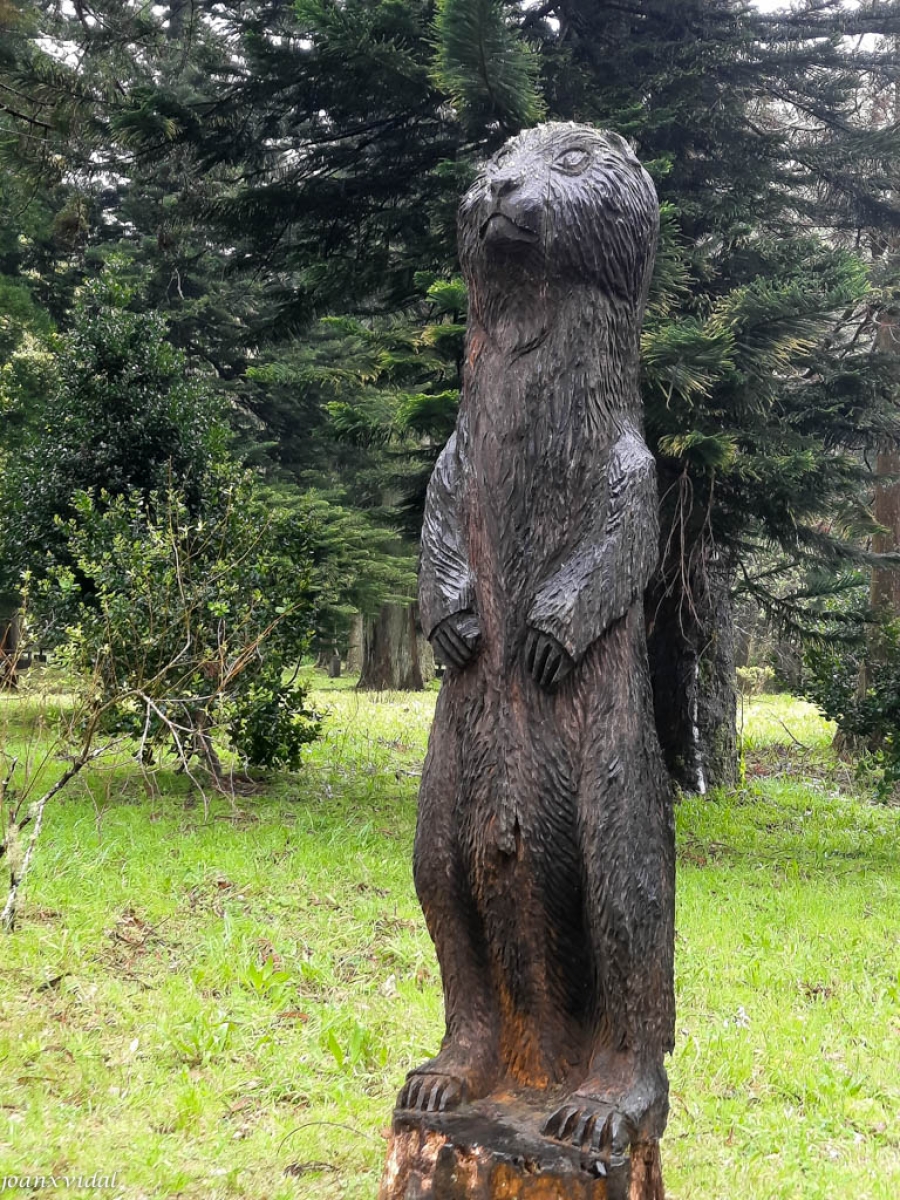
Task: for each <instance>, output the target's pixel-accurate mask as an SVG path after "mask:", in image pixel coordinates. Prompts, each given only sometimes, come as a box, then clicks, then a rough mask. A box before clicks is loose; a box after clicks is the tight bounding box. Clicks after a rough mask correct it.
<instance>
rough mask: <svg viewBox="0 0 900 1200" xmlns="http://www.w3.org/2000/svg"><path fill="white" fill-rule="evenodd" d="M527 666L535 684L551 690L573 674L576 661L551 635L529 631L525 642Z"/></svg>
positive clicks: (536, 630) (533, 630)
mask: <svg viewBox="0 0 900 1200" xmlns="http://www.w3.org/2000/svg"><path fill="white" fill-rule="evenodd" d="M525 665H526V666H527V667H528V671H529V673H530V675H531V677H532V679H534V681H535V683H537V684H539V686H540V687H542V688H545V689H549V688H552V687H556V685H557V684H558V683H562V681H563V680H564V679H565V678H566V676H567V675H569V674H570V673H571V672H572V670H573V669H574V667H575V659H574V658H573V657H572V655H571V654H570V653H569V652H568V650H567V649H566V648H565V646H564V645H563V644H562V643H561V642H558V641H557V640H556V638H555V637H554V636H553V635H552V634H551V633H543V632H541V630H539V629H529V630H528V637H527V638H526V640H525Z"/></svg>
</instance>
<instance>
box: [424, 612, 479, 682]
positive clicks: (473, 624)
mask: <svg viewBox="0 0 900 1200" xmlns="http://www.w3.org/2000/svg"><path fill="white" fill-rule="evenodd" d="M480 641H481V623H480V622H479V620H478V618H477V617H476V616H475V614H474V613H454V614H453V616H452V617H446V618H445V619H444V620H443V621H441V623H440V625H438V627H437V629H435V631H434V632H433V633H432V635H431V645H432V646H433V648H434V653H435V657H436V658H438V659H440V661H441V662H443V663H446V664H447V665H448V666H450V667H456V669H457V670H458V671H461V670H462V669H463V668H464V667H467V666H468V665H469V663H470V662H471V661H472V659H473V658H474V657H475V655H476V653H477V651H478V644H479V642H480Z"/></svg>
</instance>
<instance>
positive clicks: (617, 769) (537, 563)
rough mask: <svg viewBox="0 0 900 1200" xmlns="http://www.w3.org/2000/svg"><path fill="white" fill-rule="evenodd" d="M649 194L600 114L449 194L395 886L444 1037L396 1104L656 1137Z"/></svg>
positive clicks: (663, 950) (663, 996) (546, 1129)
mask: <svg viewBox="0 0 900 1200" xmlns="http://www.w3.org/2000/svg"><path fill="white" fill-rule="evenodd" d="M658 213H659V210H658V203H657V199H656V194H655V191H654V188H653V185H652V183H651V181H650V179H649V177H648V175H647V174H646V172H645V171H644V170H643V168H642V167H641V165H640V163H639V162H638V161H637V159H636V158H635V156H634V154H633V153H632V151H631V149H630V148H629V146H628V145H627V143H626V142H625V141H623V139H622V138H620V137H618V136H617V135H616V134H613V133H604V132H599V131H597V130H595V129H592V128H588V127H585V126H580V125H569V124H551V125H544V126H541V127H539V128H536V129H530V130H528V131H526V132H525V133H522V134H520V135H519V136H518V137H516V138H514V139H512V140H511V141H509V142H508V143H507V144H506V146H504V148H503V149H502V150H501V151H500V152H499V153H498V154H497V155H496V156H495V157H494V158H493V159H492V160H491V161H490V162H489V163H488V165H487V166H486V168H485V169H484V172H483V173H482V174H481V175H480V177H479V178H478V179H477V181H476V182H475V184H474V185H473V187H472V188H471V190H470V191H469V192H468V194H467V195H466V197H465V199H464V200H463V202H462V205H461V209H460V216H459V245H460V255H461V260H462V264H463V270H464V272H465V276H466V279H467V282H468V286H469V297H470V315H469V328H468V336H467V352H466V363H465V374H464V384H463V395H462V401H461V405H460V412H459V420H458V423H457V427H456V432H455V434H454V436H453V437H452V438H451V439H450V442H449V443H448V444H447V446H446V448H445V449H444V451H443V453H442V454H441V456H440V459H439V461H438V463H437V466H436V469H435V471H434V476H433V478H432V480H431V484H430V487H429V491H428V500H427V507H426V513H425V524H424V531H423V540H422V570H421V582H420V601H421V613H422V619H423V621H424V624H425V628H426V632H427V634H428V636H429V637H430V639H431V641H432V643H433V645H434V648H435V651H436V652H437V654H438V655H439V656H440V657H441V658H443V659H444V661H445V662H446V663H447V665H448V667H449V670H448V671H447V674H446V677H445V681H444V684H443V687H442V689H441V694H440V698H439V701H438V706H437V714H436V717H435V722H434V728H433V731H432V735H431V741H430V745H429V750H428V757H427V762H426V766H425V772H424V775H423V778H422V786H421V796H420V811H419V821H418V829H417V834H416V843H415V881H416V888H417V891H418V895H419V898H420V900H421V903H422V907H423V909H424V912H425V916H426V920H427V923H428V929H429V931H430V933H431V936H432V938H433V940H434V943H435V947H436V949H437V954H438V959H439V961H440V966H441V973H442V976H443V986H444V1001H445V1011H446V1025H447V1031H446V1036H445V1037H444V1040H443V1044H442V1047H441V1050H440V1053H439V1054H438V1055H437V1056H436V1057H435V1058H433V1059H431V1060H430V1061H429V1062H426V1063H425V1064H424V1065H423V1066H420V1067H418V1068H417V1069H416V1070H414V1071H412V1072H411V1073H410V1075H409V1076H408V1078H407V1082H406V1085H405V1087H404V1088H403V1090H402V1092H401V1094H400V1098H399V1102H398V1107H399V1108H400V1109H406V1110H421V1111H423V1112H432V1111H437V1110H447V1109H450V1108H452V1107H454V1106H458V1105H461V1104H463V1103H465V1102H467V1101H472V1100H477V1099H478V1098H481V1097H485V1096H488V1095H490V1094H495V1095H497V1096H501V1095H503V1096H508V1095H509V1093H510V1091H512V1092H515V1091H516V1090H521V1091H526V1090H527V1091H528V1094H529V1095H532V1094H533V1093H532V1091H531V1090H532V1089H537V1090H538V1092H539V1093H544V1094H545V1098H546V1118H545V1120H544V1121H543V1125H542V1129H543V1134H544V1135H545V1137H546V1138H551V1139H557V1140H559V1141H563V1142H567V1143H574V1144H576V1145H577V1146H581V1147H584V1148H585V1149H586V1150H592V1151H598V1152H599V1151H602V1150H604V1149H606V1150H611V1151H614V1152H621V1151H622V1150H623V1149H625V1148H627V1146H628V1145H629V1144H630V1143H633V1142H635V1141H636V1140H640V1141H647V1140H652V1139H655V1138H658V1137H659V1136H660V1135H661V1133H662V1131H663V1128H664V1125H665V1121H666V1116H667V1110H668V1099H667V1097H668V1085H667V1080H666V1073H665V1069H664V1066H663V1058H664V1055H665V1053H666V1052H667V1051H668V1050H670V1049H671V1046H672V1038H673V1020H674V1003H673V938H674V933H673V908H674V834H673V815H672V807H671V796H670V790H669V785H668V781H667V776H666V773H665V771H664V768H663V764H662V760H661V756H660V751H659V747H658V743H657V739H656V734H655V731H654V724H653V710H652V703H651V695H650V686H649V681H648V669H647V663H646V647H645V639H644V616H643V607H642V595H643V592H644V588H645V585H646V584H647V581H648V579H649V577H650V574H651V572H652V571H653V569H654V566H655V563H656V560H657V537H658V525H657V495H656V484H655V470H654V462H653V458H652V456H651V454H650V453H649V451H648V449H647V447H646V445H645V444H644V440H643V436H642V420H641V401H640V395H639V390H638V343H639V335H640V329H641V321H642V318H643V312H644V306H645V302H646V297H647V290H648V285H649V279H650V274H651V270H652V265H653V259H654V253H655V244H656V239H657V232H658V221H659V215H658Z"/></svg>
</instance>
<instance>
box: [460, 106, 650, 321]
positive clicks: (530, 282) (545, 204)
mask: <svg viewBox="0 0 900 1200" xmlns="http://www.w3.org/2000/svg"><path fill="white" fill-rule="evenodd" d="M658 231H659V202H658V200H657V197H656V191H655V189H654V187H653V183H652V181H651V179H650V176H649V175H648V174H647V172H646V171H645V170H644V168H643V167H642V166H641V164H640V163H639V162H638V160H637V158H636V157H635V155H634V152H633V151H632V149H631V147H630V146H629V145H628V143H627V142H626V141H625V140H624V138H621V137H619V135H618V134H615V133H607V132H604V131H601V130H598V129H593V128H591V127H590V126H588V125H573V124H549V125H539V126H538V127H537V128H535V129H528V130H526V131H525V132H524V133H520V134H519V135H518V136H517V137H514V138H511V139H510V140H509V141H508V142H507V143H506V145H505V146H504V147H503V148H502V149H501V150H500V151H499V152H498V153H497V154H495V155H494V157H493V158H492V159H491V160H490V161H489V162H488V163H487V165H486V166H485V168H484V170H483V171H482V173H481V174H480V175H479V176H478V178H477V179H476V181H475V183H474V184H473V185H472V187H471V188H470V189H469V191H468V192H467V194H466V196H465V197H464V199H463V201H462V204H461V206H460V210H459V250H460V258H461V260H462V264H463V270H464V272H465V274H466V276H467V278H468V279H469V281H470V283H471V284H474V286H475V289H476V291H477V292H480V293H482V298H483V299H485V300H488V303H490V302H491V301H490V299H489V298H494V299H496V298H498V297H499V295H500V294H502V293H503V292H507V293H508V292H509V291H511V290H514V291H516V292H519V291H520V290H521V289H525V290H526V291H527V292H533V288H538V289H540V290H542V291H544V292H546V291H547V289H548V286H549V288H550V290H551V291H553V292H554V293H557V292H558V291H559V289H560V288H562V289H565V288H567V287H571V286H573V285H587V286H588V287H591V286H593V287H596V288H597V289H598V290H599V291H600V292H602V293H604V294H605V295H606V296H608V297H609V299H610V300H612V301H619V302H620V303H624V304H625V305H626V306H629V307H632V308H633V311H634V313H635V315H636V316H637V318H638V320H639V319H640V317H641V316H642V315H643V307H644V303H645V301H646V295H647V289H648V287H649V282H650V273H651V271H652V268H653V259H654V255H655V251H656V239H657V235H658Z"/></svg>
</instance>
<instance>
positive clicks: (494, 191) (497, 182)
mask: <svg viewBox="0 0 900 1200" xmlns="http://www.w3.org/2000/svg"><path fill="white" fill-rule="evenodd" d="M522 182H523V177H522V176H521V175H495V176H494V177H493V179H492V180H491V196H492V197H493V199H494V200H499V199H500V198H501V196H508V195H509V193H510V192H514V191H515V190H516V188H517V187H519V185H520V184H521V183H522Z"/></svg>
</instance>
